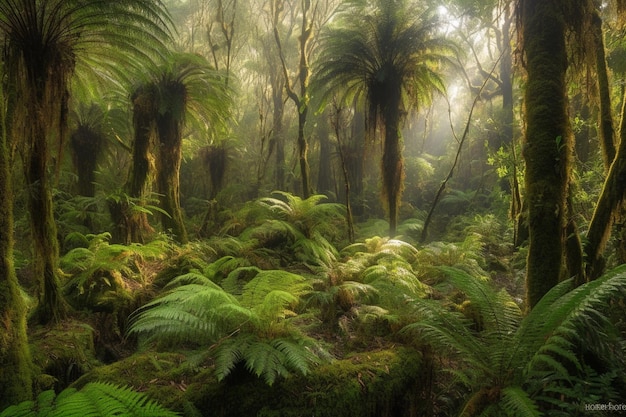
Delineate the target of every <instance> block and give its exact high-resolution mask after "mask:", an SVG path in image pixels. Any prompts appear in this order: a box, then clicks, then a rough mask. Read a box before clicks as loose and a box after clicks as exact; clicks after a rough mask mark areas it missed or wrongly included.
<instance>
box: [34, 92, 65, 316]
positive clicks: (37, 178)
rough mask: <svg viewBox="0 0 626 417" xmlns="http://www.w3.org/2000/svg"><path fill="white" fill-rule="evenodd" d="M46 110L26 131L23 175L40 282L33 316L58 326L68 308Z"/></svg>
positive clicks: (37, 274)
mask: <svg viewBox="0 0 626 417" xmlns="http://www.w3.org/2000/svg"><path fill="white" fill-rule="evenodd" d="M44 108H45V106H42V105H37V104H35V105H34V106H33V109H36V110H34V111H33V113H30V114H31V116H32V117H31V118H30V124H29V126H27V127H26V129H27V133H26V141H27V142H26V150H25V158H24V159H25V161H24V171H25V177H26V184H27V187H28V198H27V200H28V211H29V215H30V227H31V235H32V238H33V269H34V274H35V276H36V277H37V278H38V280H39V290H38V299H39V304H38V305H37V309H36V311H35V313H34V317H35V318H36V320H37V321H38V322H39V323H41V324H45V323H48V322H58V321H60V320H61V319H62V318H64V317H65V314H66V312H67V306H66V304H65V302H64V300H63V296H62V294H61V289H60V282H59V277H58V276H57V267H58V262H59V243H58V240H57V228H56V222H55V220H54V214H53V203H52V191H51V189H50V178H49V174H48V166H47V162H48V158H49V156H50V150H49V145H48V137H47V135H46V131H47V129H46V128H45V123H44V121H43V120H41V116H38V115H37V114H36V113H38V112H42V111H44Z"/></svg>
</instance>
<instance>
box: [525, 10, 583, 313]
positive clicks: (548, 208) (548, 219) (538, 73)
mask: <svg viewBox="0 0 626 417" xmlns="http://www.w3.org/2000/svg"><path fill="white" fill-rule="evenodd" d="M521 24H522V31H523V39H524V52H525V62H526V71H527V82H526V91H525V97H524V101H525V106H526V137H525V143H524V158H525V161H526V199H527V203H528V224H529V249H528V260H527V271H526V302H527V307H528V308H529V309H530V308H532V307H533V306H534V305H535V304H536V303H537V302H538V301H539V300H540V299H541V297H543V295H544V294H545V293H546V292H548V290H550V288H552V287H553V286H554V285H556V284H557V283H558V282H559V279H560V278H561V277H562V273H563V267H562V265H563V253H564V235H565V232H564V230H565V224H566V213H567V195H568V184H569V177H570V159H571V155H570V154H571V146H572V144H571V142H572V140H571V130H570V126H569V119H568V114H567V97H566V91H567V89H566V81H565V73H566V71H567V52H566V47H565V23H564V18H563V16H562V14H561V9H560V2H558V1H550V2H546V1H541V0H523V2H522V5H521Z"/></svg>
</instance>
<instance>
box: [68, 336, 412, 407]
mask: <svg viewBox="0 0 626 417" xmlns="http://www.w3.org/2000/svg"><path fill="white" fill-rule="evenodd" d="M420 364H421V356H420V354H419V353H418V352H416V351H414V350H411V349H407V348H401V347H389V348H387V349H383V350H377V351H371V352H362V353H353V354H351V355H350V356H348V357H346V358H344V359H338V360H334V361H332V362H330V363H328V364H324V365H321V366H319V367H317V368H314V369H312V370H311V372H310V373H309V374H308V375H292V376H290V377H288V378H285V379H281V380H278V381H277V382H276V383H275V384H274V385H272V386H269V385H267V384H265V382H263V381H262V380H261V379H259V378H256V377H255V376H253V375H251V374H250V373H248V372H247V371H246V370H245V369H243V367H242V368H241V369H236V370H235V371H234V372H233V373H232V374H231V375H230V376H229V377H228V378H226V379H225V380H224V381H221V382H218V381H217V379H216V378H215V376H214V375H213V371H212V368H211V367H210V366H207V367H204V368H200V369H191V368H190V367H189V366H187V364H186V362H185V356H184V355H183V354H180V353H156V352H154V351H145V352H141V353H137V354H134V355H132V356H130V357H128V358H126V359H124V360H122V361H119V362H116V363H114V364H111V365H106V366H101V367H97V368H94V369H92V370H91V371H90V372H89V373H87V374H86V375H84V376H83V377H82V378H80V379H79V380H78V381H77V382H76V383H75V384H74V386H76V387H80V386H82V385H84V384H86V383H87V382H91V381H102V382H113V383H116V384H119V385H126V386H129V387H131V388H132V389H134V390H136V391H140V392H145V393H146V394H148V395H149V396H150V397H151V398H153V399H155V400H157V401H158V402H159V403H160V404H162V405H164V406H166V407H169V408H171V409H173V410H177V411H179V412H181V413H182V414H183V415H190V416H191V415H194V414H195V415H202V416H209V417H213V416H215V417H217V416H229V417H236V416H241V417H244V416H245V417H251V416H259V417H260V416H263V417H279V416H280V417H290V416H300V417H304V416H316V417H320V416H322V417H324V416H328V417H330V416H332V417H342V416H346V417H347V416H357V415H358V416H377V417H385V416H414V415H418V414H417V411H416V410H417V409H418V407H419V403H420V400H419V398H417V397H418V394H419V392H421V391H420V389H419V386H418V385H419V380H420Z"/></svg>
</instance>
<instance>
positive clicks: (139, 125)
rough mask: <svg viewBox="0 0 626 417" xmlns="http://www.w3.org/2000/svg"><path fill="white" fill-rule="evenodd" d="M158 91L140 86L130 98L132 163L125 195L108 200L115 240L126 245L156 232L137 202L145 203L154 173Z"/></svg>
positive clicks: (141, 241) (143, 240) (144, 238)
mask: <svg viewBox="0 0 626 417" xmlns="http://www.w3.org/2000/svg"><path fill="white" fill-rule="evenodd" d="M155 96H156V92H155V91H153V90H151V89H149V88H140V89H138V90H137V91H135V92H134V93H133V95H132V97H131V100H132V104H133V129H134V136H133V146H132V164H131V168H130V173H129V177H128V180H127V181H126V184H125V185H124V195H122V196H121V197H120V198H119V199H118V200H112V201H109V210H110V211H111V217H113V221H114V223H115V225H116V227H115V236H114V240H115V241H118V242H122V243H124V244H126V245H128V244H130V243H133V242H139V243H143V242H145V241H146V239H147V237H148V236H149V235H150V234H151V233H152V232H153V231H154V230H153V229H152V227H151V226H150V223H149V222H148V216H147V214H146V212H145V211H144V210H143V209H137V208H135V205H140V206H143V205H145V204H146V199H147V195H148V192H149V191H150V177H151V175H152V174H153V172H154V158H153V156H152V152H151V149H152V143H153V142H154V136H155V134H156V133H155V132H156V126H155V123H154V114H155V112H156V103H155Z"/></svg>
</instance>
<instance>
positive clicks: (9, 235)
mask: <svg viewBox="0 0 626 417" xmlns="http://www.w3.org/2000/svg"><path fill="white" fill-rule="evenodd" d="M0 126H2V130H3V131H2V132H0V195H1V196H2V198H0V317H2V320H0V335H2V336H0V410H3V409H4V408H6V407H8V406H9V405H12V404H18V403H20V402H22V401H26V400H30V399H31V398H32V372H31V365H32V364H31V357H30V349H29V345H28V339H27V336H26V306H25V303H24V299H23V298H22V294H21V293H20V291H19V284H18V281H17V277H16V275H15V267H14V265H13V190H12V187H11V163H10V157H9V147H8V146H7V143H6V140H7V129H6V125H5V124H4V123H2V124H0Z"/></svg>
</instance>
